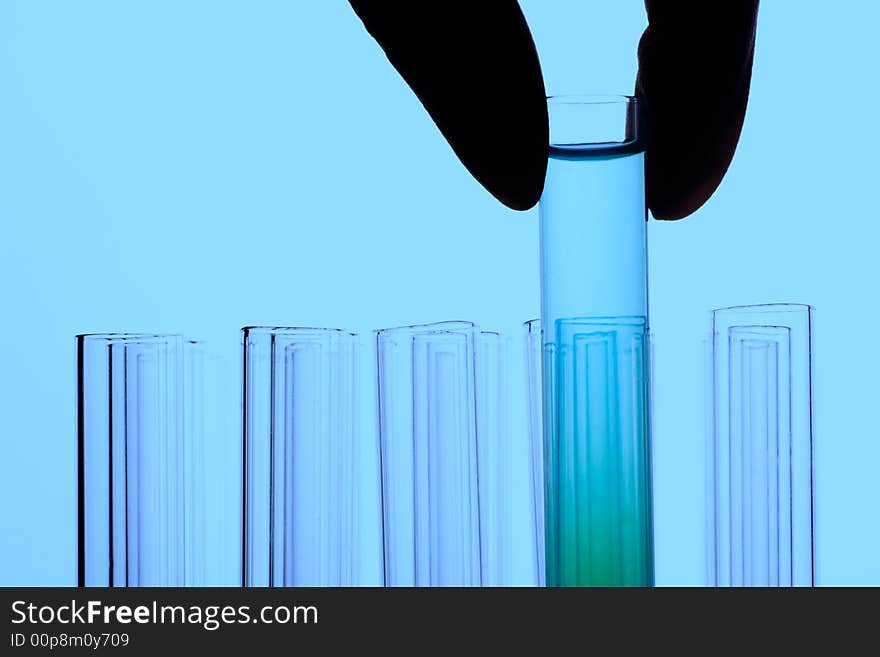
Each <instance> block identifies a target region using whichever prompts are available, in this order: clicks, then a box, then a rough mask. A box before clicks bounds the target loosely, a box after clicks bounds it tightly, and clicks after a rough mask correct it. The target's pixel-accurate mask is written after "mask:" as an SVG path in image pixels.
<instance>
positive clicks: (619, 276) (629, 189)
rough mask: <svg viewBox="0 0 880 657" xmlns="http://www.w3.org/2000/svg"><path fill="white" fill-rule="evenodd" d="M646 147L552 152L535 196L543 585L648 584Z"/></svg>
mask: <svg viewBox="0 0 880 657" xmlns="http://www.w3.org/2000/svg"><path fill="white" fill-rule="evenodd" d="M645 219H646V215H645V203H644V155H643V154H642V153H640V152H638V150H637V149H634V148H633V147H632V145H628V146H624V147H620V146H618V147H614V148H610V147H609V148H605V147H585V148H577V147H574V148H566V149H551V158H550V162H549V165H548V173H547V181H546V184H545V189H544V195H543V197H542V200H541V277H542V280H541V294H542V325H543V327H544V404H545V408H544V417H545V440H544V450H545V455H544V456H545V458H544V461H545V463H544V471H545V476H544V481H545V531H546V568H547V585H548V586H650V585H652V584H653V580H654V577H653V540H652V514H651V478H650V435H649V418H648V411H649V398H648V393H649V376H648V360H649V359H648V339H647V336H648V323H647V281H646V249H645V228H646V226H645Z"/></svg>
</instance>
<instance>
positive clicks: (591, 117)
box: [547, 94, 644, 154]
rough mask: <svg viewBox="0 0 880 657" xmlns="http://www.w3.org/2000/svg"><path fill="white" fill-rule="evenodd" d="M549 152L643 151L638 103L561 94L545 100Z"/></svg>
mask: <svg viewBox="0 0 880 657" xmlns="http://www.w3.org/2000/svg"><path fill="white" fill-rule="evenodd" d="M547 115H548V119H549V122H550V149H551V152H553V151H554V150H563V151H566V150H597V149H600V150H604V149H614V150H617V151H621V154H622V152H623V151H624V150H625V151H627V152H639V151H641V150H644V130H643V128H642V116H641V115H642V109H641V104H640V102H639V99H638V98H637V97H635V96H626V95H591V94H562V95H551V96H547Z"/></svg>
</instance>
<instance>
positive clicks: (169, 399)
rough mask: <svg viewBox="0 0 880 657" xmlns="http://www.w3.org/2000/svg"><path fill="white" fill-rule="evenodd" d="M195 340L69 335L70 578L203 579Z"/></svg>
mask: <svg viewBox="0 0 880 657" xmlns="http://www.w3.org/2000/svg"><path fill="white" fill-rule="evenodd" d="M196 350H197V346H196V343H191V342H185V341H184V340H183V339H182V338H181V337H180V336H176V335H146V334H91V335H79V336H77V400H78V404H77V406H78V413H77V415H78V430H77V434H78V482H79V484H78V487H79V523H78V534H79V540H78V550H79V556H78V582H79V585H80V586H185V585H199V584H203V583H204V571H203V565H204V550H205V547H206V546H205V535H206V534H205V527H204V526H203V523H202V518H203V516H201V515H200V511H201V510H203V509H204V504H205V497H204V476H203V475H204V440H203V438H204V435H203V430H204V427H203V425H202V417H201V415H200V414H199V413H198V412H196V413H193V410H192V409H193V408H195V407H196V406H198V404H199V403H200V402H199V401H198V399H199V398H200V396H201V394H202V392H201V390H202V383H203V382H202V380H201V367H200V365H199V362H200V356H199V355H198V354H197V353H196Z"/></svg>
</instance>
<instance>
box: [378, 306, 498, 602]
mask: <svg viewBox="0 0 880 657" xmlns="http://www.w3.org/2000/svg"><path fill="white" fill-rule="evenodd" d="M476 343H477V330H476V328H475V326H474V325H473V324H471V323H469V322H443V323H437V324H427V325H421V326H407V327H400V328H392V329H383V330H380V331H377V332H376V346H377V365H378V385H379V390H378V393H379V394H378V402H379V438H380V445H381V461H382V498H383V521H384V525H383V530H384V531H383V535H384V561H385V583H386V585H389V586H479V585H480V584H481V579H482V578H481V555H480V511H479V499H478V492H477V476H478V474H477V443H476V432H477V417H476V400H475V393H474V388H475V350H476Z"/></svg>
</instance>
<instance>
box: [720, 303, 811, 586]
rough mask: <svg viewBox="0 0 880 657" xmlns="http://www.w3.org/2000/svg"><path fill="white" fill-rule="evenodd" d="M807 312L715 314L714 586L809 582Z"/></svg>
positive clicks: (764, 308)
mask: <svg viewBox="0 0 880 657" xmlns="http://www.w3.org/2000/svg"><path fill="white" fill-rule="evenodd" d="M810 315H811V309H810V307H809V306H805V305H799V304H766V305H757V306H737V307H731V308H722V309H719V310H715V311H713V313H712V318H713V321H712V326H713V328H712V352H711V356H712V361H711V362H712V371H711V374H712V406H711V409H710V410H711V423H710V426H711V436H710V457H711V458H710V468H711V491H710V507H711V508H710V514H709V522H710V526H709V532H708V533H709V537H710V547H711V564H710V577H711V580H710V583H711V584H714V585H717V586H811V585H812V584H813V511H812V395H811V346H810V341H811V338H810Z"/></svg>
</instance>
